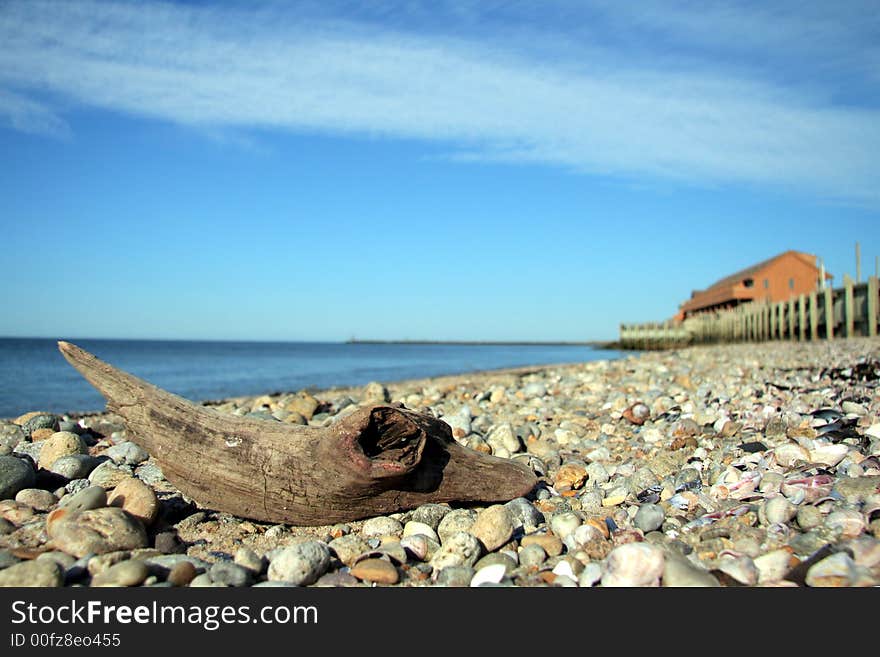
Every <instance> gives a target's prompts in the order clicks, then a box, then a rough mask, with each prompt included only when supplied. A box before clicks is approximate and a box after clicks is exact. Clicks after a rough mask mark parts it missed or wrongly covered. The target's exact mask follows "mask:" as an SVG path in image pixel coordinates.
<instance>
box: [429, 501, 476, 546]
mask: <svg viewBox="0 0 880 657" xmlns="http://www.w3.org/2000/svg"><path fill="white" fill-rule="evenodd" d="M476 518H477V514H476V513H474V512H473V511H472V510H471V509H455V510H453V511H450V512H449V513H447V514H446V515H445V516H443V520H441V521H440V524H439V525H437V535H438V536H439V537H440V542H441V543H445V542H446V539H447V538H449V537H450V536H452V535H454V534H457V533H458V532H467V531H470V529H471V527H472V526H473V524H474V521H475V520H476Z"/></svg>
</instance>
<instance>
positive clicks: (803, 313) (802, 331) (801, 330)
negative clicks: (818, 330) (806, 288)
mask: <svg viewBox="0 0 880 657" xmlns="http://www.w3.org/2000/svg"><path fill="white" fill-rule="evenodd" d="M805 303H806V297H805V296H804V295H803V294H801V295H800V296H799V297H798V300H797V305H798V339H799V340H800V341H801V342H803V341H804V340H806V339H807V309H806V306H805V305H804V304H805Z"/></svg>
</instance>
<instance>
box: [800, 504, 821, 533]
mask: <svg viewBox="0 0 880 657" xmlns="http://www.w3.org/2000/svg"><path fill="white" fill-rule="evenodd" d="M824 520H825V515H824V514H823V513H822V512H821V511H820V510H819V509H817V508H816V507H814V506H813V505H812V504H805V505H802V506H800V507H799V508H798V510H797V524H798V527H800V528H801V529H802V530H803V531H810V530H811V529H815V528H816V527H818V526H819V525H821V524H822V523H823V522H824Z"/></svg>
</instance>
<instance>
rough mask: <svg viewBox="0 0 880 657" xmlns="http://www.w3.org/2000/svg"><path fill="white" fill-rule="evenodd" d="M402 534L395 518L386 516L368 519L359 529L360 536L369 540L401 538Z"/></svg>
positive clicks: (400, 525)
mask: <svg viewBox="0 0 880 657" xmlns="http://www.w3.org/2000/svg"><path fill="white" fill-rule="evenodd" d="M402 534H403V525H402V524H400V521H399V520H397V519H395V518H390V517H388V516H377V517H375V518H370V519H369V520H367V521H366V522H365V523H364V526H363V528H361V536H364V537H365V538H369V537H371V536H401V535H402Z"/></svg>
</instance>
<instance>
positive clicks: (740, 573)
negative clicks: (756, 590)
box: [716, 555, 758, 586]
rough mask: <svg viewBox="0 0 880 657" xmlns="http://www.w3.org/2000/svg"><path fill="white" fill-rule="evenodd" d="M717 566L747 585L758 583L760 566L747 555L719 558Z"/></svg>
mask: <svg viewBox="0 0 880 657" xmlns="http://www.w3.org/2000/svg"><path fill="white" fill-rule="evenodd" d="M716 568H717V569H718V570H720V571H721V572H722V573H725V574H726V575H730V576H731V577H732V578H733V579H735V580H736V581H737V582H739V583H740V584H744V585H745V586H754V585H755V584H757V583H758V568H757V567H756V566H755V562H754V561H752V559H751V558H750V557H747V556H746V555H741V556H738V557H732V556H730V557H722V558H721V559H719V560H718V564H717V566H716Z"/></svg>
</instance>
